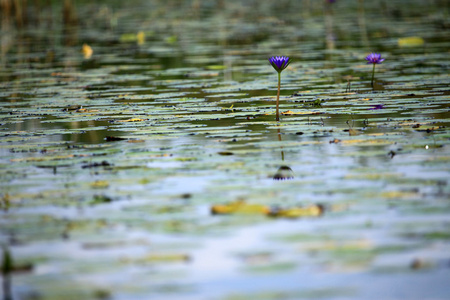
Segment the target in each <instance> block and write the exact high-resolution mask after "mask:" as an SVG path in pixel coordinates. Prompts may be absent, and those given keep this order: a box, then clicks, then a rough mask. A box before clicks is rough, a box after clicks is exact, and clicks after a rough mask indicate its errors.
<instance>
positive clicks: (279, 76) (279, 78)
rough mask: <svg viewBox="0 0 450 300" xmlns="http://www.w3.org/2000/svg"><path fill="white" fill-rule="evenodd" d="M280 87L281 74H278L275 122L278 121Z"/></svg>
mask: <svg viewBox="0 0 450 300" xmlns="http://www.w3.org/2000/svg"><path fill="white" fill-rule="evenodd" d="M280 86H281V72H278V92H277V122H278V121H280V113H279V110H278V105H279V103H280Z"/></svg>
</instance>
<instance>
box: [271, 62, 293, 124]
mask: <svg viewBox="0 0 450 300" xmlns="http://www.w3.org/2000/svg"><path fill="white" fill-rule="evenodd" d="M291 61H292V60H291V59H290V58H289V57H287V56H272V57H271V58H269V62H270V64H271V65H272V67H273V68H274V69H275V71H277V72H278V92H277V117H276V118H277V121H280V113H279V110H278V106H279V103H280V86H281V72H282V71H283V70H284V69H286V67H287V66H288V65H289V64H290V63H291Z"/></svg>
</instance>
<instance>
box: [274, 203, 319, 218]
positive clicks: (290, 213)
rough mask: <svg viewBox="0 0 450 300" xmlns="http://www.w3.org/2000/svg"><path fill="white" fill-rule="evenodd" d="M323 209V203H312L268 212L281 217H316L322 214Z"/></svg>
mask: <svg viewBox="0 0 450 300" xmlns="http://www.w3.org/2000/svg"><path fill="white" fill-rule="evenodd" d="M323 211H324V207H323V205H320V204H314V205H310V206H306V207H293V208H287V209H276V210H272V211H271V212H270V213H269V216H271V217H283V218H300V217H318V216H320V215H322V214H323Z"/></svg>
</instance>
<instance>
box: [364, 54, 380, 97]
mask: <svg viewBox="0 0 450 300" xmlns="http://www.w3.org/2000/svg"><path fill="white" fill-rule="evenodd" d="M366 60H367V63H368V64H373V69H372V81H371V82H370V85H371V86H372V89H373V79H374V76H375V65H376V64H381V63H382V62H383V61H384V58H381V54H378V53H373V52H372V53H370V54H369V55H367V56H366Z"/></svg>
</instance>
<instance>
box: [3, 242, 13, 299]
mask: <svg viewBox="0 0 450 300" xmlns="http://www.w3.org/2000/svg"><path fill="white" fill-rule="evenodd" d="M2 256H3V257H2V266H1V267H2V278H3V282H2V285H3V300H12V295H11V272H12V258H11V253H10V251H9V249H8V248H7V247H3V255H2Z"/></svg>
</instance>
